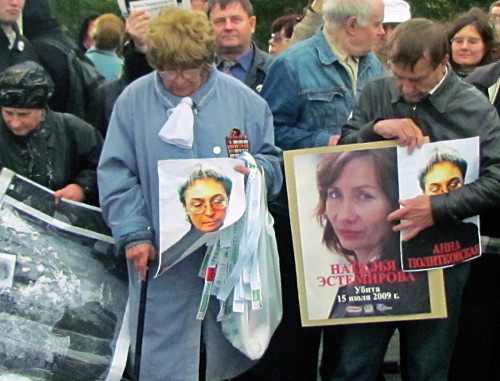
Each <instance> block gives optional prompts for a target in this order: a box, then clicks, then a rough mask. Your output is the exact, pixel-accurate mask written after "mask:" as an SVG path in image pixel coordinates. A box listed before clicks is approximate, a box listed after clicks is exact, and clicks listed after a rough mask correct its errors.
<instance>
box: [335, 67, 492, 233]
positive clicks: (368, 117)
mask: <svg viewBox="0 0 500 381" xmlns="http://www.w3.org/2000/svg"><path fill="white" fill-rule="evenodd" d="M393 118H395V119H399V118H412V119H413V120H414V121H415V123H416V124H417V125H418V126H419V127H420V129H421V130H422V132H423V134H424V136H428V137H429V138H430V140H431V142H435V141H442V140H451V139H462V138H469V137H473V136H479V141H480V154H481V161H480V171H479V179H478V180H476V181H473V182H471V183H469V184H465V185H464V186H463V187H462V188H460V189H457V190H454V191H453V192H449V193H446V194H442V195H436V196H432V197H431V210H432V216H433V218H434V222H435V223H436V224H440V223H455V224H457V223H459V222H460V221H461V220H463V219H464V218H467V217H471V216H475V215H477V214H480V215H481V234H482V235H484V234H486V235H491V236H494V237H500V229H499V228H498V227H499V225H500V219H499V218H498V213H496V221H497V222H496V223H495V224H493V225H490V226H488V225H487V224H484V223H483V218H485V217H486V215H488V214H491V213H495V211H498V210H499V209H500V151H499V148H498V147H500V120H499V118H498V114H497V112H496V110H495V108H494V107H493V106H492V105H491V104H489V102H488V101H487V100H486V99H485V97H484V96H483V95H482V94H480V93H479V92H478V90H477V89H475V88H474V87H473V86H471V85H469V84H467V83H465V82H464V81H462V80H460V79H459V78H458V77H457V76H456V74H455V73H454V72H452V70H451V69H450V68H448V74H447V76H446V78H445V79H444V81H443V83H442V84H441V86H440V87H439V88H438V89H437V90H436V91H435V92H434V93H433V94H432V95H431V96H429V97H427V98H426V99H424V100H422V101H420V102H418V103H407V102H405V101H404V99H403V98H402V97H401V95H400V92H399V90H398V88H397V87H396V85H395V82H394V79H393V78H392V77H391V76H390V75H386V76H383V77H381V78H378V79H374V80H373V81H371V82H369V83H368V84H367V85H366V86H365V87H364V89H363V91H362V92H361V94H360V95H359V98H358V103H357V106H356V107H355V108H354V111H353V114H352V117H351V119H350V120H349V121H348V122H347V124H346V125H344V126H343V127H342V138H341V140H340V142H341V144H350V143H363V142H369V141H380V140H384V139H383V138H382V137H381V136H380V135H378V134H376V133H375V132H374V131H373V126H374V124H375V123H376V122H378V121H379V120H381V119H393ZM493 220H494V219H493ZM493 220H492V221H493Z"/></svg>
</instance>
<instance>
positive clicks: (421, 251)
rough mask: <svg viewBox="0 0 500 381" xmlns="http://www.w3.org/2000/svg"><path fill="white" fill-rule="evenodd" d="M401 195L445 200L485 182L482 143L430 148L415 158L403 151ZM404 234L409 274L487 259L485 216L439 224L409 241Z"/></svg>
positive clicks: (445, 143) (453, 142) (476, 140)
mask: <svg viewBox="0 0 500 381" xmlns="http://www.w3.org/2000/svg"><path fill="white" fill-rule="evenodd" d="M398 169H399V170H398V172H399V192H400V197H401V199H403V200H406V199H410V198H414V197H417V196H419V195H422V194H423V195H428V196H430V197H431V202H432V197H443V196H442V195H444V194H447V193H449V192H460V188H462V187H463V186H464V185H466V184H468V183H471V182H473V181H474V180H476V179H477V178H478V177H479V137H474V138H468V139H460V140H447V141H441V142H436V143H428V144H424V145H423V146H422V148H421V149H417V150H415V151H414V152H413V153H412V154H411V155H409V154H408V152H407V150H406V149H404V148H398ZM404 237H405V232H404V231H403V233H402V234H401V262H402V265H403V270H405V271H422V270H428V269H434V268H445V267H450V266H453V265H454V264H456V263H460V262H465V261H469V260H471V259H474V258H477V257H479V256H480V255H481V245H480V236H479V216H474V217H470V218H466V219H464V220H463V221H460V222H458V223H446V224H437V225H433V226H431V227H428V228H427V229H424V230H422V231H421V232H420V233H419V234H418V235H417V236H416V237H414V238H412V239H411V240H409V241H406V240H405V239H404Z"/></svg>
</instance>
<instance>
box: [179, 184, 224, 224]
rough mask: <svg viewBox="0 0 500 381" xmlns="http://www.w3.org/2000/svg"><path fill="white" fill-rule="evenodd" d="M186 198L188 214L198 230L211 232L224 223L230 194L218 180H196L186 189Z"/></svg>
mask: <svg viewBox="0 0 500 381" xmlns="http://www.w3.org/2000/svg"><path fill="white" fill-rule="evenodd" d="M184 200H185V201H186V204H185V209H186V214H187V215H188V216H189V219H190V220H191V223H192V224H193V226H194V227H195V228H197V229H198V230H200V231H202V232H205V233H209V232H213V231H215V230H218V229H220V228H221V227H222V225H223V224H224V219H225V218H226V213H227V203H228V195H227V193H226V190H225V189H224V187H223V185H222V184H221V183H220V182H218V181H217V180H215V179H210V178H207V179H200V180H196V181H195V182H194V183H193V184H192V185H190V186H189V187H188V188H187V189H186V191H185V193H184Z"/></svg>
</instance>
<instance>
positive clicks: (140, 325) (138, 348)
mask: <svg viewBox="0 0 500 381" xmlns="http://www.w3.org/2000/svg"><path fill="white" fill-rule="evenodd" d="M148 275H149V270H146V276H145V277H144V279H143V280H141V296H140V299H139V317H138V319H137V336H136V342H135V358H134V381H139V375H140V374H141V357H142V356H141V355H142V336H143V334H144V317H145V313H146V296H147V293H148V278H149V276H148Z"/></svg>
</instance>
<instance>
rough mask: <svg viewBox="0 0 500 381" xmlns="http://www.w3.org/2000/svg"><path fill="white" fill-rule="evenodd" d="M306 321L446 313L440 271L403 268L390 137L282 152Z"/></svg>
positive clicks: (391, 318)
mask: <svg viewBox="0 0 500 381" xmlns="http://www.w3.org/2000/svg"><path fill="white" fill-rule="evenodd" d="M285 170H286V177H287V184H288V194H289V206H290V218H291V222H292V232H293V237H294V251H295V255H296V264H297V273H298V288H299V298H300V304H301V315H302V323H303V325H332V324H350V323H362V322H376V321H378V322H380V321H396V320H410V319H425V318H438V317H445V316H446V305H445V304H446V303H445V297H444V286H443V277H442V271H440V270H436V271H429V272H427V271H426V272H418V273H408V272H404V271H403V270H402V268H401V262H400V250H399V233H397V232H394V231H393V229H392V228H393V226H394V223H392V222H390V221H388V219H387V217H388V215H389V214H390V213H391V212H393V211H395V210H397V209H398V208H399V205H398V200H399V195H398V173H397V161H396V147H395V145H394V143H391V142H384V143H374V144H362V145H361V144H359V145H351V146H338V147H322V148H315V149H309V150H300V151H287V152H285Z"/></svg>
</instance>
